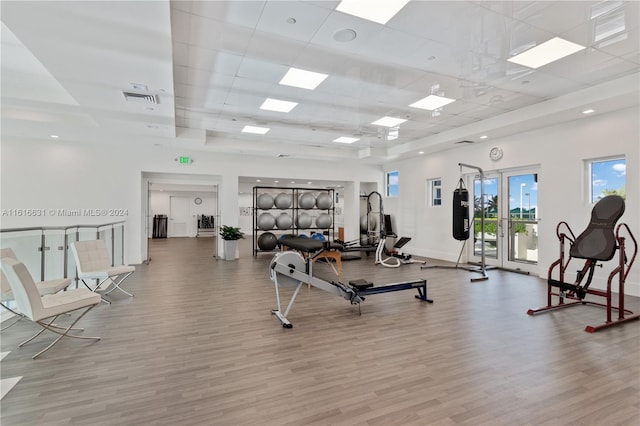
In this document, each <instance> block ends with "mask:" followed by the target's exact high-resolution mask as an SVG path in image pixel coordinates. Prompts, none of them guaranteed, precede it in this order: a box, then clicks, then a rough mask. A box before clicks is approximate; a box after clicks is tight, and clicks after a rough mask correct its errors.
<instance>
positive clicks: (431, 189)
mask: <svg viewBox="0 0 640 426" xmlns="http://www.w3.org/2000/svg"><path fill="white" fill-rule="evenodd" d="M436 182H437V183H438V184H437V185H436ZM437 190H439V192H440V194H439V196H436V194H437V192H438V191H437ZM427 194H428V196H427V199H428V200H429V207H442V178H433V179H427ZM436 200H437V201H438V204H436Z"/></svg>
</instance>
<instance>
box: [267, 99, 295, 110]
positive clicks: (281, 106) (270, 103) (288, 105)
mask: <svg viewBox="0 0 640 426" xmlns="http://www.w3.org/2000/svg"><path fill="white" fill-rule="evenodd" d="M296 105H298V103H297V102H289V101H281V100H279V99H271V98H267V99H265V101H264V102H263V103H262V106H261V107H260V109H266V110H269V111H278V112H289V111H291V110H292V109H294V108H295V107H296Z"/></svg>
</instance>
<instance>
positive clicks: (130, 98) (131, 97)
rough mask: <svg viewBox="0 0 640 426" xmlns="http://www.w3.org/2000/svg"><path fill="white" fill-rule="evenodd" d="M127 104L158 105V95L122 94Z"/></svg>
mask: <svg viewBox="0 0 640 426" xmlns="http://www.w3.org/2000/svg"><path fill="white" fill-rule="evenodd" d="M122 94H123V95H124V98H125V99H126V101H127V102H135V103H138V104H154V105H156V104H157V103H158V97H157V96H156V95H146V94H143V93H133V92H122Z"/></svg>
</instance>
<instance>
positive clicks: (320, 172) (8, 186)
mask: <svg viewBox="0 0 640 426" xmlns="http://www.w3.org/2000/svg"><path fill="white" fill-rule="evenodd" d="M1 148H2V151H1V157H0V164H1V166H2V167H1V170H0V179H1V182H0V188H1V191H2V196H1V198H0V209H42V210H44V211H45V212H48V211H50V210H51V209H85V208H92V209H96V208H97V209H107V211H109V210H110V209H118V210H120V211H123V212H126V214H125V215H124V216H117V217H114V216H108V215H105V216H98V217H63V216H60V215H45V216H41V217H32V216H11V215H8V216H2V217H1V218H0V219H1V220H2V223H1V224H0V226H1V227H2V228H16V227H30V226H56V225H72V224H77V223H79V222H83V223H87V224H102V223H107V222H112V221H117V220H122V219H124V220H126V221H127V223H126V229H127V232H126V237H125V238H126V247H125V258H126V262H128V263H140V262H141V261H142V259H144V258H145V255H146V252H145V249H144V247H146V244H144V247H143V240H144V239H145V228H146V213H147V212H146V211H145V207H144V206H145V205H146V197H147V194H146V192H145V188H146V183H145V179H147V178H145V177H144V176H143V175H147V176H151V175H154V174H158V175H160V174H166V175H167V176H169V175H170V174H176V175H184V174H192V175H194V179H195V180H194V181H193V182H191V183H196V181H197V177H198V176H206V177H211V176H218V177H219V182H216V183H218V184H219V185H220V186H219V195H218V196H219V203H220V213H221V220H220V223H221V224H224V225H232V226H237V225H238V223H239V221H240V219H239V202H238V177H239V176H262V177H265V178H283V177H286V178H290V179H294V180H305V181H307V180H333V181H343V182H355V183H354V185H355V186H358V185H359V183H360V181H374V182H375V181H380V180H381V179H382V171H381V168H380V167H378V166H372V165H365V164H356V163H351V162H333V163H331V167H327V163H325V162H322V161H314V162H310V161H299V160H296V159H293V158H273V159H265V158H264V157H251V156H247V155H243V156H233V155H222V154H218V153H204V152H189V151H187V150H179V151H178V150H176V149H173V148H168V147H152V146H147V145H144V146H143V145H140V144H139V143H138V142H137V141H136V140H135V139H129V140H127V139H123V140H119V141H114V145H113V146H101V145H97V144H93V143H92V141H86V143H66V142H65V141H64V140H60V139H58V140H56V141H49V140H47V141H39V140H38V141H35V140H24V139H20V140H18V139H8V138H3V140H2V146H1ZM180 155H189V156H191V157H192V158H193V159H194V162H193V163H192V164H191V165H186V166H185V165H180V164H178V163H176V162H175V161H174V158H176V157H177V156H180ZM345 208H353V209H356V208H357V206H351V207H350V206H348V205H347V206H345ZM353 216H354V217H356V219H354V220H353V222H354V223H357V214H353ZM353 228H354V229H353V232H354V234H355V235H356V236H357V228H356V227H355V226H354V227H353ZM218 253H222V248H221V247H220V248H219V250H218Z"/></svg>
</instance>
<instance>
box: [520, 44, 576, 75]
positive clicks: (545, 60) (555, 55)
mask: <svg viewBox="0 0 640 426" xmlns="http://www.w3.org/2000/svg"><path fill="white" fill-rule="evenodd" d="M583 49H585V47H584V46H581V45H579V44H576V43H572V42H570V41H567V40H564V39H561V38H560V37H554V38H552V39H551V40H548V41H546V42H544V43H542V44H540V45H538V46H536V47H534V48H531V49H529V50H527V51H524V52H522V53H521V54H519V55H516V56H514V57H513V58H510V59H508V61H509V62H513V63H514V64H519V65H524V66H525V67H529V68H534V69H535V68H540V67H541V66H543V65H547V64H549V63H551V62H554V61H557V60H559V59H562V58H564V57H566V56H569V55H572V54H574V53H576V52H579V51H581V50H583Z"/></svg>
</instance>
